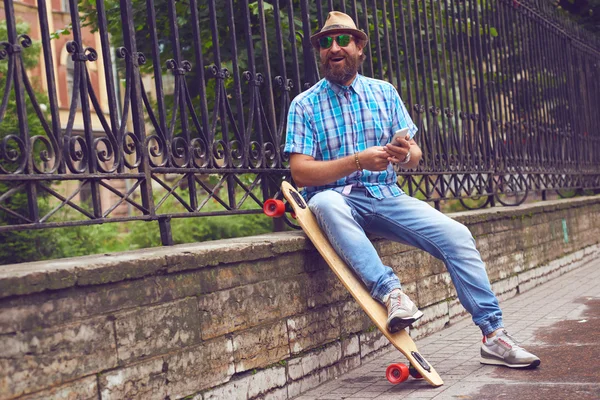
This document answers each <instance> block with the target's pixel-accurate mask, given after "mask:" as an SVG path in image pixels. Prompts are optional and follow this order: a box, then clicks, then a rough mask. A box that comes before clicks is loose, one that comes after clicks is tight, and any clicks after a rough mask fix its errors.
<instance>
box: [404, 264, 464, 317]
mask: <svg viewBox="0 0 600 400" xmlns="http://www.w3.org/2000/svg"><path fill="white" fill-rule="evenodd" d="M452 288H453V286H452V279H451V278H450V273H448V272H444V273H442V274H438V275H432V276H428V277H426V278H423V279H421V280H420V281H419V282H417V293H418V306H419V307H421V308H424V307H427V306H429V305H431V304H435V303H439V302H440V301H445V300H446V299H448V298H449V297H451V296H452V294H453V292H452ZM407 294H408V295H409V296H410V293H408V292H407ZM413 298H414V297H413ZM413 301H414V300H413Z"/></svg>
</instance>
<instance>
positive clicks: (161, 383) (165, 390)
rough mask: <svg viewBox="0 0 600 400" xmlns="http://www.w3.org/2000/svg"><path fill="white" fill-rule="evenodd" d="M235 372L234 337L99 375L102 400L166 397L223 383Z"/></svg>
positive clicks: (158, 398) (183, 395)
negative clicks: (232, 341) (232, 340)
mask: <svg viewBox="0 0 600 400" xmlns="http://www.w3.org/2000/svg"><path fill="white" fill-rule="evenodd" d="M233 373H234V365H233V345H232V343H231V339H228V338H218V339H215V340H211V341H208V342H204V343H202V344H201V345H198V346H194V347H189V348H185V349H182V350H180V351H178V352H176V353H171V354H167V355H165V356H161V357H156V358H152V359H147V360H144V361H142V362H138V363H135V364H132V365H128V366H126V367H123V368H119V369H115V370H112V371H109V372H107V373H104V374H102V375H100V377H99V384H100V394H101V398H102V400H112V399H115V400H121V399H131V398H136V399H144V400H153V399H156V400H164V399H165V398H166V397H167V396H168V397H170V398H172V399H175V398H182V397H186V396H189V395H193V394H195V393H198V392H200V391H202V390H206V389H209V388H212V387H215V386H218V385H221V384H223V383H225V382H227V381H229V380H230V379H231V376H232V375H233Z"/></svg>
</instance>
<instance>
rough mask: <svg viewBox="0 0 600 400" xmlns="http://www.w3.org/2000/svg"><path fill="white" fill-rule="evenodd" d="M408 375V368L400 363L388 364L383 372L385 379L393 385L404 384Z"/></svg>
mask: <svg viewBox="0 0 600 400" xmlns="http://www.w3.org/2000/svg"><path fill="white" fill-rule="evenodd" d="M408 375H409V372H408V367H407V366H406V365H404V364H401V363H398V364H390V365H389V366H388V367H387V369H386V370H385V377H386V378H387V380H388V381H389V382H390V383H391V384H393V385H397V384H398V383H400V382H404V381H405V380H407V379H408Z"/></svg>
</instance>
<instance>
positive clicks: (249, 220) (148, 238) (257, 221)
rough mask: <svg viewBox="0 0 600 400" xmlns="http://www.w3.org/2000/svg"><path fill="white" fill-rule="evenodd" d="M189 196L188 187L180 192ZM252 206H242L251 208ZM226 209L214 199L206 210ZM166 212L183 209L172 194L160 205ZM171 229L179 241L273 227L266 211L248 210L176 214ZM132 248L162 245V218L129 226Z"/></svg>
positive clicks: (240, 234)
mask: <svg viewBox="0 0 600 400" xmlns="http://www.w3.org/2000/svg"><path fill="white" fill-rule="evenodd" d="M179 194H180V195H181V196H182V197H184V198H185V197H187V191H182V193H179ZM248 208H249V207H248V206H244V207H242V209H248ZM217 210H222V207H221V206H219V205H217V204H216V203H214V202H211V203H209V204H207V205H206V206H205V207H204V208H203V211H205V212H211V211H217ZM160 211H161V213H162V214H168V213H173V212H177V211H180V210H179V209H178V205H177V203H176V201H175V199H174V198H173V197H170V198H169V199H168V200H167V202H166V203H165V205H163V206H162V207H161V209H160ZM171 231H172V234H173V241H174V243H175V244H182V243H192V242H204V241H207V240H217V239H227V238H234V237H242V236H252V235H258V234H261V233H267V232H270V231H272V220H271V219H270V218H269V217H267V216H265V215H264V214H244V215H235V216H232V215H229V216H213V217H198V218H175V219H172V220H171ZM126 240H127V242H129V243H130V247H129V248H130V249H141V248H146V247H155V246H160V244H161V241H160V230H159V228H158V222H156V221H152V222H135V223H132V224H131V225H130V226H129V233H128V234H127V235H126Z"/></svg>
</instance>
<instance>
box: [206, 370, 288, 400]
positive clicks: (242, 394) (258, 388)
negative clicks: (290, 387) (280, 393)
mask: <svg viewBox="0 0 600 400" xmlns="http://www.w3.org/2000/svg"><path fill="white" fill-rule="evenodd" d="M286 382H287V379H286V376H285V367H274V368H267V369H263V370H260V371H257V372H256V373H255V374H245V375H244V376H243V377H241V378H240V379H235V380H231V381H230V382H227V383H226V384H224V385H222V386H219V387H217V388H215V389H212V390H209V391H207V392H205V393H204V400H222V399H227V400H247V399H256V398H258V397H259V396H260V398H263V396H265V395H267V394H268V393H269V392H272V391H274V390H275V389H278V388H282V387H284V386H285V384H286ZM273 394H274V393H273ZM273 398H276V397H273ZM285 398H286V399H287V397H285Z"/></svg>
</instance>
